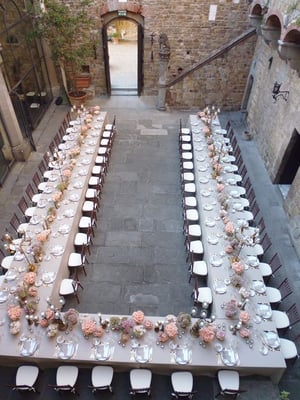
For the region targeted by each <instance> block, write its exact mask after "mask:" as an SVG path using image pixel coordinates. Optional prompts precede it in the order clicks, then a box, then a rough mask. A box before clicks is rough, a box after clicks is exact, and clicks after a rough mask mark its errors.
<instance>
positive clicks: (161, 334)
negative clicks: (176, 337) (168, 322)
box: [158, 331, 169, 343]
mask: <svg viewBox="0 0 300 400" xmlns="http://www.w3.org/2000/svg"><path fill="white" fill-rule="evenodd" d="M168 340H169V336H168V335H167V334H166V332H162V331H160V332H159V333H158V341H159V342H160V343H166V342H167V341H168Z"/></svg>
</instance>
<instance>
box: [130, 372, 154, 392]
mask: <svg viewBox="0 0 300 400" xmlns="http://www.w3.org/2000/svg"><path fill="white" fill-rule="evenodd" d="M129 376H130V394H131V395H135V394H137V393H146V394H147V395H148V396H150V395H151V380H152V372H151V371H150V370H149V369H132V370H131V371H130V374H129Z"/></svg>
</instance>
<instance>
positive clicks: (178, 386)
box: [171, 371, 195, 399]
mask: <svg viewBox="0 0 300 400" xmlns="http://www.w3.org/2000/svg"><path fill="white" fill-rule="evenodd" d="M193 381H194V380H193V375H192V373H191V372H189V371H178V372H173V373H172V375H171V383H172V389H173V392H172V396H173V397H175V398H176V399H178V398H179V397H186V398H188V399H192V398H193V396H194V394H195V392H193V383H194V382H193Z"/></svg>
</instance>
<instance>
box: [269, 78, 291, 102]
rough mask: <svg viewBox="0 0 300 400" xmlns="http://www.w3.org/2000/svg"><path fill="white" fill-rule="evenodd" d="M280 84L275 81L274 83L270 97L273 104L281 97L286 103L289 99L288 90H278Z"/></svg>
mask: <svg viewBox="0 0 300 400" xmlns="http://www.w3.org/2000/svg"><path fill="white" fill-rule="evenodd" d="M280 87H281V83H278V82H277V81H276V82H275V83H274V87H273V90H272V97H273V99H274V103H276V102H277V100H278V99H279V98H280V97H282V98H283V100H285V101H287V99H288V97H289V93H290V92H289V91H288V90H280Z"/></svg>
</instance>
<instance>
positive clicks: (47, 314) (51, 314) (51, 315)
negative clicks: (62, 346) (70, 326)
mask: <svg viewBox="0 0 300 400" xmlns="http://www.w3.org/2000/svg"><path fill="white" fill-rule="evenodd" d="M45 317H46V319H47V320H48V321H51V320H53V319H54V311H53V310H50V308H47V310H46V311H45Z"/></svg>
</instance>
